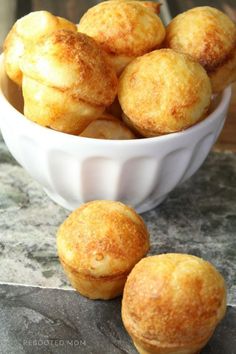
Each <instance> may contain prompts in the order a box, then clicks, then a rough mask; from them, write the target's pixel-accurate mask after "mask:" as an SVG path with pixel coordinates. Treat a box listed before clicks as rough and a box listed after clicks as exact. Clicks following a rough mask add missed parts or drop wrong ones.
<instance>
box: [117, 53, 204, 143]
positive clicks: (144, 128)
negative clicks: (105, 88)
mask: <svg viewBox="0 0 236 354" xmlns="http://www.w3.org/2000/svg"><path fill="white" fill-rule="evenodd" d="M118 98H119V102H120V104H121V108H122V110H123V112H124V113H125V116H126V123H128V124H129V125H130V126H131V127H132V128H134V129H135V130H137V131H138V132H139V133H140V134H141V135H143V136H146V137H151V136H157V135H161V134H167V133H172V132H177V131H180V130H183V129H186V128H188V127H190V126H192V125H193V124H195V123H197V122H198V121H199V120H200V119H202V118H203V117H204V116H205V115H206V112H207V110H208V108H209V105H210V101H211V83H210V80H209V77H208V76H207V74H206V71H205V70H204V69H203V67H202V66H201V65H200V64H199V63H197V62H195V61H194V60H192V59H191V58H190V57H188V56H187V55H184V54H180V53H177V52H175V51H174V50H172V49H160V50H156V51H153V52H151V53H148V54H145V55H144V56H142V57H140V58H137V59H135V60H134V61H133V62H132V63H130V64H129V65H128V66H127V67H126V69H125V70H124V72H123V73H122V75H121V77H120V81H119V88H118Z"/></svg>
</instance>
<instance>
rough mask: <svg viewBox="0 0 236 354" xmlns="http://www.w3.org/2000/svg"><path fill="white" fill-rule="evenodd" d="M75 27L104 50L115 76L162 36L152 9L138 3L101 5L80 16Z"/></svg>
mask: <svg viewBox="0 0 236 354" xmlns="http://www.w3.org/2000/svg"><path fill="white" fill-rule="evenodd" d="M158 6H159V5H158ZM77 28H78V31H79V32H83V33H86V34H87V35H89V36H91V37H93V38H94V39H95V40H96V41H97V42H98V43H99V44H100V45H101V46H102V47H103V49H105V51H106V52H107V53H108V55H109V57H110V60H111V62H112V63H113V65H114V67H115V69H116V72H117V74H120V73H121V71H122V70H123V69H124V67H125V66H126V65H127V64H128V63H129V62H130V61H132V60H133V59H134V58H136V57H137V56H140V55H143V54H145V53H147V52H150V51H151V50H153V49H156V48H158V47H159V46H160V44H161V43H162V41H163V40H164V37H165V28H164V26H163V24H162V22H161V20H160V18H159V17H158V16H157V15H156V14H155V13H154V11H153V8H150V5H149V6H144V5H143V4H141V3H140V2H138V1H121V2H119V1H106V2H102V3H100V4H98V5H96V6H94V7H92V8H91V9H89V10H88V11H87V12H86V13H85V14H84V16H83V17H82V18H81V20H80V23H79V24H78V26H77Z"/></svg>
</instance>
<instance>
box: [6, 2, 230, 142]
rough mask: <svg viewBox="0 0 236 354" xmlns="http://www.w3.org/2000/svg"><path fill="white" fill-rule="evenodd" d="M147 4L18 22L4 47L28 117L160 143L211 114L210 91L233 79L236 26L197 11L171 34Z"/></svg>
mask: <svg viewBox="0 0 236 354" xmlns="http://www.w3.org/2000/svg"><path fill="white" fill-rule="evenodd" d="M159 10H160V5H159V4H158V3H155V2H150V1H132V0H120V1H115V0H111V1H105V2H102V3H99V4H98V5H96V6H94V7H92V8H91V9H89V10H88V11H87V12H86V13H85V14H84V16H83V17H82V18H81V20H80V22H79V24H78V25H75V24H73V23H71V22H70V21H68V20H66V19H64V18H60V17H56V16H54V15H52V14H50V13H49V12H46V11H39V12H33V13H30V14H29V15H27V16H25V17H23V18H21V19H20V20H18V21H17V22H16V23H15V24H14V26H13V27H12V29H11V31H10V32H9V34H8V36H7V38H6V40H5V44H4V64H5V70H6V73H7V74H8V76H9V78H10V79H11V80H13V81H14V82H15V83H16V84H17V85H18V86H20V87H22V92H23V97H24V115H25V116H26V117H27V118H28V119H30V120H32V121H34V122H36V123H38V124H40V125H43V126H45V127H48V128H51V129H55V130H58V131H61V132H64V133H69V134H74V135H80V136H83V137H90V138H98V139H134V138H141V137H153V136H159V135H163V134H168V133H172V132H177V131H181V130H183V129H186V128H188V127H190V126H192V125H194V124H196V123H197V122H199V121H200V120H202V119H204V118H205V117H206V116H207V113H208V110H209V106H210V102H211V97H212V93H219V92H221V91H222V90H224V88H226V87H227V86H228V85H229V84H230V83H232V82H233V81H235V80H236V26H235V24H234V23H233V22H232V21H231V20H230V18H228V17H227V16H226V15H225V14H223V13H222V12H221V11H219V10H217V9H215V8H211V7H198V8H194V9H191V10H189V11H187V12H184V13H182V14H180V15H178V16H177V17H175V18H174V19H173V20H172V21H171V22H170V24H169V25H168V26H167V28H165V27H164V25H163V23H162V21H161V19H160V17H159V16H158V13H159Z"/></svg>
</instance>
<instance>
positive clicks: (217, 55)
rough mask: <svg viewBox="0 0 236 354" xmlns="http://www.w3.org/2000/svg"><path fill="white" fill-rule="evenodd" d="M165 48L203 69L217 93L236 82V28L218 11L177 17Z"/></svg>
mask: <svg viewBox="0 0 236 354" xmlns="http://www.w3.org/2000/svg"><path fill="white" fill-rule="evenodd" d="M165 45H166V46H167V47H169V48H172V49H175V50H177V51H180V52H182V53H186V54H189V55H191V56H192V57H193V58H194V59H195V60H197V61H198V62H199V63H200V64H201V65H203V67H204V68H205V69H206V71H207V73H208V75H209V76H210V79H211V83H212V88H213V92H215V93H217V92H219V91H222V90H223V89H224V88H225V87H226V86H227V85H229V84H230V83H231V82H233V81H235V80H236V25H235V23H234V22H233V21H231V20H230V18H229V17H228V16H227V15H225V14H224V13H223V12H221V11H219V10H217V9H215V8H212V7H208V6H205V7H196V8H194V9H191V10H189V11H186V12H184V13H182V14H180V15H178V16H176V17H175V18H174V19H173V20H172V21H171V22H170V24H169V25H168V27H167V34H166V41H165Z"/></svg>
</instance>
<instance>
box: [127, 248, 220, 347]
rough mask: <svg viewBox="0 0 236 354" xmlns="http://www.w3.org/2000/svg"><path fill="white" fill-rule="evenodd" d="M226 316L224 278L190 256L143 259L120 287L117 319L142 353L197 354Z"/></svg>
mask: <svg viewBox="0 0 236 354" xmlns="http://www.w3.org/2000/svg"><path fill="white" fill-rule="evenodd" d="M225 311H226V288H225V283H224V279H223V277H222V276H221V275H220V273H219V272H218V271H217V270H216V269H215V268H214V266H213V265H211V264H210V263H209V262H206V261H204V260H203V259H201V258H198V257H195V256H191V255H187V254H174V253H172V254H162V255H158V256H152V257H147V258H145V259H143V260H141V261H140V262H139V263H138V264H137V265H136V266H135V267H134V269H133V270H132V272H131V273H130V275H129V276H128V279H127V282H126V284H125V289H124V296H123V301H122V319H123V322H124V325H125V327H126V329H127V331H128V333H129V334H130V336H131V337H132V339H133V341H134V345H135V346H136V348H137V349H138V351H139V353H142V354H149V353H150V354H197V353H198V352H199V350H200V349H201V348H203V347H204V346H205V344H206V343H207V342H208V340H209V339H210V337H211V336H212V334H213V332H214V330H215V327H216V325H217V324H218V323H219V322H220V320H221V319H222V318H223V316H224V314H225Z"/></svg>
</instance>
